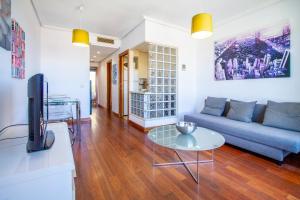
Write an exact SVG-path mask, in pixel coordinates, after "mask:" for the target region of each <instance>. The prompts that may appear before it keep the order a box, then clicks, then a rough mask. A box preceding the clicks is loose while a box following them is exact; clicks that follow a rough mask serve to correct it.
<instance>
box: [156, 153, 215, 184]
mask: <svg viewBox="0 0 300 200" xmlns="http://www.w3.org/2000/svg"><path fill="white" fill-rule="evenodd" d="M174 151H175V153H176V155H177V156H178V158H179V159H180V162H170V163H156V162H155V159H154V156H155V155H154V154H155V148H154V147H153V166H154V167H162V166H172V165H183V166H184V167H185V168H186V170H187V171H188V172H189V174H190V175H191V176H192V178H193V179H194V181H195V182H196V183H197V184H199V164H205V163H211V162H213V161H214V150H211V151H212V153H211V159H209V160H199V151H197V160H195V161H184V160H183V159H182V158H181V156H180V155H179V153H178V152H177V151H176V150H174ZM188 164H197V174H196V175H194V174H193V173H192V171H191V169H190V168H189V167H188Z"/></svg>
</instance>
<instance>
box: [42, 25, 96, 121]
mask: <svg viewBox="0 0 300 200" xmlns="http://www.w3.org/2000/svg"><path fill="white" fill-rule="evenodd" d="M71 38H72V32H71V31H70V30H65V29H59V28H46V27H43V28H42V29H41V44H42V48H41V72H42V73H44V74H45V76H46V78H47V80H48V83H49V95H51V94H66V95H67V96H70V97H72V98H78V99H79V100H80V102H81V117H82V118H88V117H89V104H90V102H89V80H90V78H89V74H90V72H89V71H90V69H89V65H90V63H89V55H90V53H89V51H90V49H89V48H85V47H76V46H73V45H72V41H71Z"/></svg>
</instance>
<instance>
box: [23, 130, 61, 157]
mask: <svg viewBox="0 0 300 200" xmlns="http://www.w3.org/2000/svg"><path fill="white" fill-rule="evenodd" d="M54 141H55V136H54V132H53V131H52V130H47V131H46V133H45V135H44V136H43V137H41V142H40V147H39V148H34V147H35V145H34V144H33V142H31V141H28V143H27V146H26V149H27V153H32V152H35V151H43V150H47V149H50V148H51V147H52V145H53V143H54Z"/></svg>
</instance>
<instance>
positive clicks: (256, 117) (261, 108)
mask: <svg viewBox="0 0 300 200" xmlns="http://www.w3.org/2000/svg"><path fill="white" fill-rule="evenodd" d="M266 107H267V106H266V105H265V104H256V105H255V108H254V112H253V116H252V121H253V122H257V123H260V124H262V123H263V121H264V116H265V111H266ZM229 109H230V102H229V101H227V102H226V105H225V109H224V113H223V116H226V115H227V113H228V112H229Z"/></svg>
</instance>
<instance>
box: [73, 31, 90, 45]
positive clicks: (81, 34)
mask: <svg viewBox="0 0 300 200" xmlns="http://www.w3.org/2000/svg"><path fill="white" fill-rule="evenodd" d="M72 43H73V45H75V46H82V47H88V46H89V44H90V36H89V32H87V31H85V30H83V29H73V35H72Z"/></svg>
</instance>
